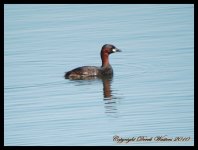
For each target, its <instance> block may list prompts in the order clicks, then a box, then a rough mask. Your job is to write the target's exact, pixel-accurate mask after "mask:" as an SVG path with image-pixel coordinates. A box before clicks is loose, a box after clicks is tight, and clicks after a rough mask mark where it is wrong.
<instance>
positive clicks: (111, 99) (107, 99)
mask: <svg viewBox="0 0 198 150" xmlns="http://www.w3.org/2000/svg"><path fill="white" fill-rule="evenodd" d="M112 79H113V78H112V77H111V78H103V79H102V82H103V95H104V104H105V105H104V107H105V113H106V114H107V115H108V116H111V117H118V115H117V112H118V110H117V107H116V97H115V96H113V95H112V90H111V83H112Z"/></svg>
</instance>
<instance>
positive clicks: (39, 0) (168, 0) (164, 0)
mask: <svg viewBox="0 0 198 150" xmlns="http://www.w3.org/2000/svg"><path fill="white" fill-rule="evenodd" d="M4 4H95V3H93V2H83V3H82V2H74V1H71V0H70V1H69V0H67V1H65V2H64V1H63V0H62V1H61V0H56V1H55V2H52V1H51V2H50V1H49V0H48V1H47V0H34V1H27V0H26V1H25V0H18V1H14V0H4V1H3V4H2V5H1V12H0V14H1V18H2V22H1V25H2V28H1V29H2V32H1V33H3V34H2V39H4ZM96 4H112V3H111V1H104V2H103V1H101V0H100V1H98V2H97V1H96ZM113 4H194V67H195V66H196V56H195V55H196V53H197V52H196V48H197V43H196V42H195V41H197V39H196V35H195V34H196V33H197V30H196V27H197V15H198V9H197V5H196V4H195V0H180V1H175V0H160V1H159V0H150V1H149V0H145V1H143V3H141V2H140V1H138V0H134V1H132V2H129V0H122V3H120V2H117V1H114V3H113ZM1 42H2V44H1V45H2V51H1V52H2V53H3V54H2V55H3V56H4V51H3V50H4V40H2V41H1ZM3 62H4V57H3ZM3 69H4V65H3ZM195 76H196V71H195V70H194V79H195ZM3 82H4V81H3ZM194 83H195V82H194ZM195 91H196V90H195V85H194V96H196V93H195ZM196 103H197V102H196V99H195V97H194V116H196V114H197V110H196V106H197V104H196ZM1 106H3V107H1V114H2V115H1V116H3V117H2V121H1V122H2V125H1V135H2V140H0V141H1V145H0V146H1V147H2V149H17V150H20V149H25V150H27V149H34V150H35V149H43V148H44V149H45V148H46V149H55V150H57V149H66V148H67V149H68V148H86V149H89V148H91V149H92V148H99V149H101V148H102V149H103V148H108V149H109V148H122V149H123V148H129V147H130V148H135V149H136V148H152V149H161V148H163V147H164V148H167V149H174V148H176V149H181V148H182V149H183V148H184V149H190V148H191V149H193V148H198V146H197V138H196V134H195V133H197V129H196V117H194V145H192V146H127V145H126V146H99V147H98V146H82V147H81V146H4V101H3V100H2V101H1Z"/></svg>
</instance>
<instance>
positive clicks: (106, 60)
mask: <svg viewBox="0 0 198 150" xmlns="http://www.w3.org/2000/svg"><path fill="white" fill-rule="evenodd" d="M101 59H102V67H107V66H109V65H110V64H109V54H108V53H101Z"/></svg>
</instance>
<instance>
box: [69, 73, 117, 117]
mask: <svg viewBox="0 0 198 150" xmlns="http://www.w3.org/2000/svg"><path fill="white" fill-rule="evenodd" d="M73 80H74V81H78V83H81V84H82V83H84V81H88V82H86V83H84V84H90V82H91V81H102V84H103V101H104V107H105V113H106V114H107V115H108V116H111V117H118V115H117V111H118V110H117V107H116V103H117V102H116V101H117V99H118V98H117V97H115V96H114V95H113V94H112V89H111V85H112V81H113V76H106V77H102V78H98V77H81V78H72V81H73Z"/></svg>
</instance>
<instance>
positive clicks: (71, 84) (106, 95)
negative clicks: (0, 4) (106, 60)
mask: <svg viewBox="0 0 198 150" xmlns="http://www.w3.org/2000/svg"><path fill="white" fill-rule="evenodd" d="M4 13H5V14H4V17H5V20H4V21H5V23H4V25H5V31H4V32H5V33H4V45H5V49H4V60H5V61H4V68H5V70H4V77H5V81H4V97H5V100H4V122H5V123H4V145H6V146H7V145H8V146H12V145H17V146H20V145H37V146H41V145H46V146H50V145H63V146H67V145H194V5H191V4H185V5H184V4H183V5H182V4H179V5H142V4H141V5H52V4H51V5H19V4H18V5H14V4H12V5H11V4H7V5H4ZM106 43H111V44H114V45H115V46H116V47H118V48H120V49H122V51H123V52H122V53H116V54H112V55H111V56H110V63H111V65H112V66H113V69H114V78H113V79H112V80H99V79H95V80H66V79H64V72H66V71H69V70H71V69H73V68H76V67H79V66H84V65H94V66H100V65H101V60H100V56H99V54H100V50H101V47H102V45H103V44H106ZM115 136H117V138H116V137H115ZM139 136H145V138H152V140H151V141H143V140H142V141H141V140H139V141H138V140H137V139H138V137H139ZM156 136H163V137H166V138H167V139H168V138H172V139H174V138H176V137H183V138H185V137H187V138H186V139H187V140H186V141H185V140H184V141H167V140H166V141H162V140H160V141H157V140H154V139H156V138H155V137H156ZM133 137H134V138H136V141H130V142H128V143H126V141H123V142H122V143H121V142H120V140H121V138H122V139H127V138H130V139H132V138H133ZM188 137H189V138H188ZM113 138H114V141H113ZM116 139H117V140H116ZM119 139H120V140H119ZM139 139H140V138H139ZM119 142H120V143H119Z"/></svg>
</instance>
